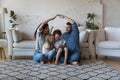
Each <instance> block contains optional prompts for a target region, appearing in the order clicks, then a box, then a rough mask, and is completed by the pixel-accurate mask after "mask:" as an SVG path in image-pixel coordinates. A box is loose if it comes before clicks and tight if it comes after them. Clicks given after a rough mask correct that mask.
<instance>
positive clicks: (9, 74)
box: [0, 60, 120, 80]
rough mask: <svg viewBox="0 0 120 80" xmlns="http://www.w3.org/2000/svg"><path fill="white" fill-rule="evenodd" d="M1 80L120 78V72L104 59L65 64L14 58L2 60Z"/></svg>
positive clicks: (0, 64) (96, 79)
mask: <svg viewBox="0 0 120 80" xmlns="http://www.w3.org/2000/svg"><path fill="white" fill-rule="evenodd" d="M0 80H120V73H119V72H118V71H116V70H115V69H113V68H112V67H110V66H108V65H107V64H105V63H104V62H102V61H95V62H92V63H88V64H83V65H81V66H74V65H67V66H64V65H63V64H60V65H54V64H44V65H41V64H39V63H36V62H33V61H32V60H13V61H0Z"/></svg>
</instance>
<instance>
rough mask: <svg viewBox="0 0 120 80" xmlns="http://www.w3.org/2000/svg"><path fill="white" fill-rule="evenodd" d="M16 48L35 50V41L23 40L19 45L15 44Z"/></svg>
mask: <svg viewBox="0 0 120 80" xmlns="http://www.w3.org/2000/svg"><path fill="white" fill-rule="evenodd" d="M13 47H14V48H27V49H34V48H35V41H33V40H23V41H20V42H18V43H13Z"/></svg>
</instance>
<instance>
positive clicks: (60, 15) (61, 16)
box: [57, 14, 65, 18]
mask: <svg viewBox="0 0 120 80" xmlns="http://www.w3.org/2000/svg"><path fill="white" fill-rule="evenodd" d="M57 16H59V17H60V18H64V17H65V16H64V15H62V14H57Z"/></svg>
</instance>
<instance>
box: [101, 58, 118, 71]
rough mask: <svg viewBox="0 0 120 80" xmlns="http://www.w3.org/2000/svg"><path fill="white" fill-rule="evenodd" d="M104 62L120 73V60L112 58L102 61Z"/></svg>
mask: <svg viewBox="0 0 120 80" xmlns="http://www.w3.org/2000/svg"><path fill="white" fill-rule="evenodd" d="M102 60H103V61H104V62H105V63H107V64H108V65H110V66H111V67H113V68H114V69H116V70H118V71H119V72H120V58H115V57H111V58H108V59H102Z"/></svg>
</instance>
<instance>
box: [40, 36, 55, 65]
mask: <svg viewBox="0 0 120 80" xmlns="http://www.w3.org/2000/svg"><path fill="white" fill-rule="evenodd" d="M53 42H54V37H53V35H50V34H49V35H46V37H45V42H44V44H43V47H42V53H43V54H44V55H45V60H47V62H48V63H51V61H52V59H53V57H54V55H55V53H56V51H55V48H54V44H53ZM45 60H44V61H45ZM44 61H43V63H44Z"/></svg>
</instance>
